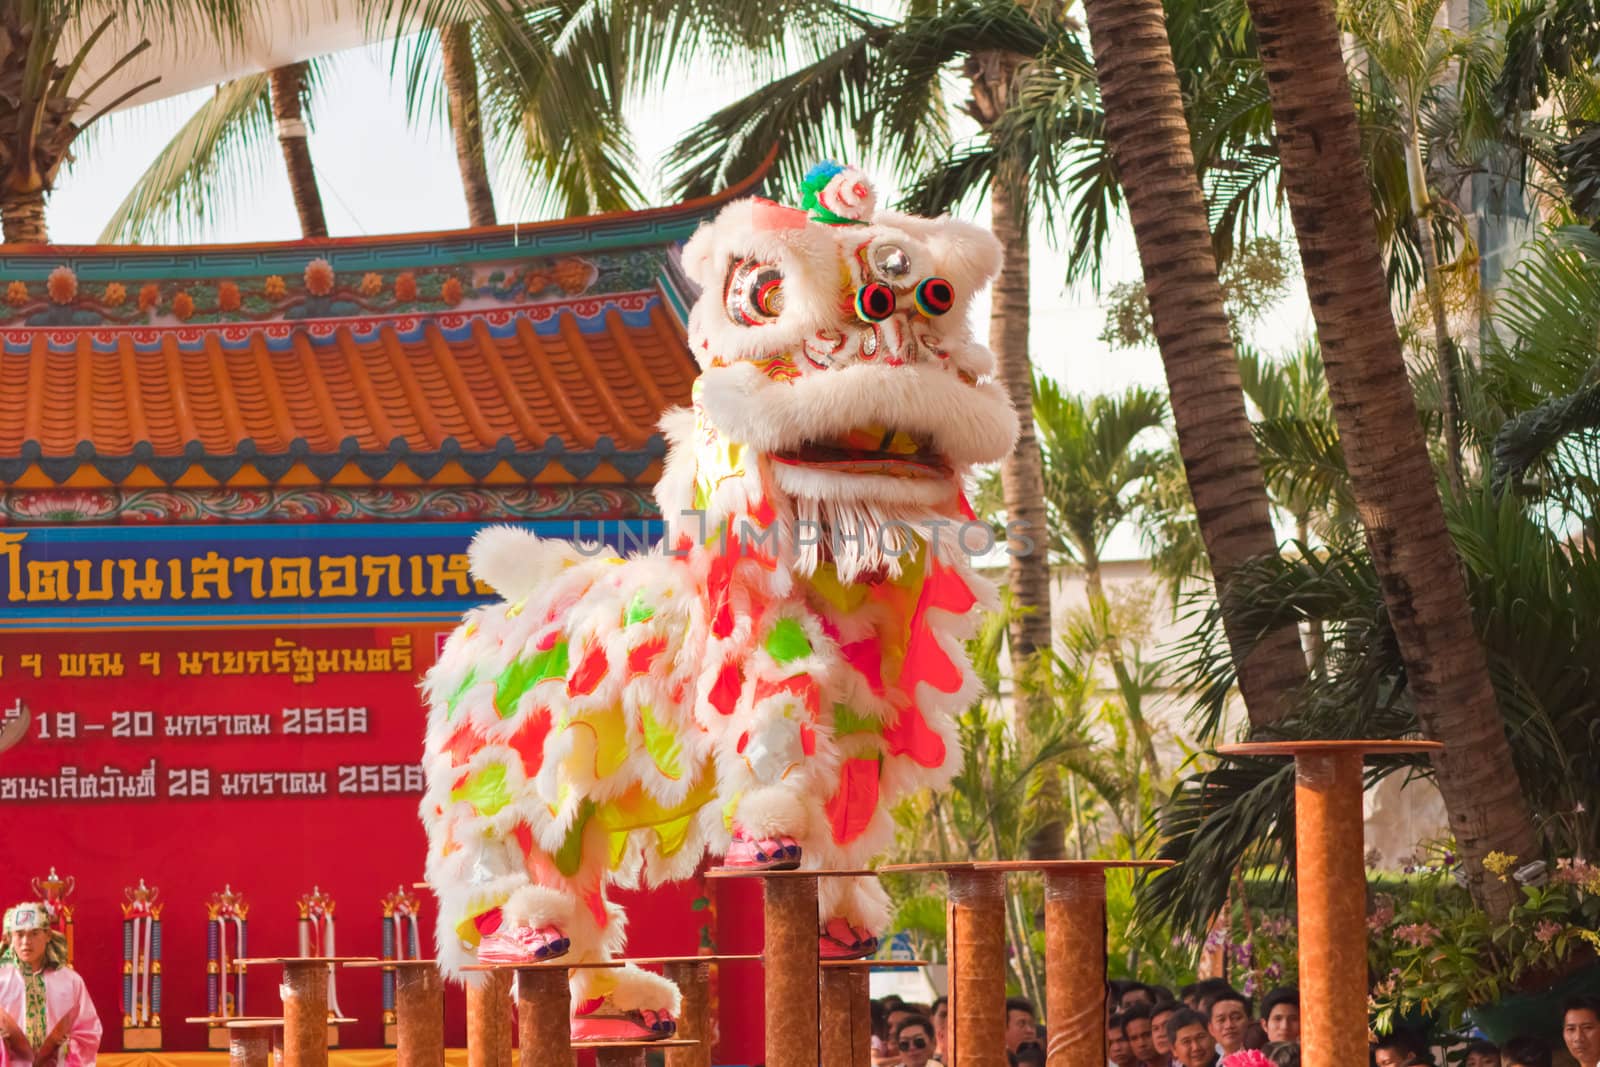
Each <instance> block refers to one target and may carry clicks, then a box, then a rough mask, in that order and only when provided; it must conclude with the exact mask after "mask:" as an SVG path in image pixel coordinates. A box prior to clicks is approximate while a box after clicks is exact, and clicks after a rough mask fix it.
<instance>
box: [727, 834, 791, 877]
mask: <svg viewBox="0 0 1600 1067" xmlns="http://www.w3.org/2000/svg"><path fill="white" fill-rule="evenodd" d="M723 863H724V864H726V865H727V866H729V867H739V868H742V869H744V870H747V871H792V870H795V869H796V868H798V867H799V866H800V845H799V843H798V842H796V841H795V839H794V838H792V837H782V836H780V837H760V838H756V837H746V836H745V834H744V831H743V830H740V829H737V828H735V829H734V831H733V843H732V844H731V845H729V846H728V854H727V856H725V857H724V858H723Z"/></svg>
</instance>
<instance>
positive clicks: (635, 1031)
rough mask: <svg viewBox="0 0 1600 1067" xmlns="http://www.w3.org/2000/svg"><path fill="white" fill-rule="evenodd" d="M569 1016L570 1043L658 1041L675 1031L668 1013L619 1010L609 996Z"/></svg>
mask: <svg viewBox="0 0 1600 1067" xmlns="http://www.w3.org/2000/svg"><path fill="white" fill-rule="evenodd" d="M585 1007H588V1008H589V1009H590V1010H588V1011H585V1012H582V1013H580V1014H578V1015H574V1016H573V1017H572V1039H573V1040H574V1041H660V1040H662V1039H663V1038H668V1037H671V1036H672V1035H673V1034H675V1033H677V1031H678V1024H677V1023H676V1022H674V1021H673V1018H672V1014H671V1013H670V1012H665V1011H650V1010H648V1009H646V1010H639V1011H623V1010H621V1009H620V1008H618V1007H617V1006H616V1005H615V1004H614V1003H613V1002H612V1000H611V998H610V997H605V998H603V999H601V1000H599V1001H596V1002H593V1004H592V1006H591V1005H585Z"/></svg>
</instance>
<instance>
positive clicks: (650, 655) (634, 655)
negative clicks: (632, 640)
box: [628, 637, 667, 678]
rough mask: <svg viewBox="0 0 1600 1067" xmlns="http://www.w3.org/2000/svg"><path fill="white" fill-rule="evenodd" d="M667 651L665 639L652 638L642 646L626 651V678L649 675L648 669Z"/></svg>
mask: <svg viewBox="0 0 1600 1067" xmlns="http://www.w3.org/2000/svg"><path fill="white" fill-rule="evenodd" d="M666 649H667V639H666V638H665V637H652V638H651V639H650V640H648V641H646V642H645V643H644V644H642V645H639V646H638V647H637V648H633V649H630V650H629V651H628V677H629V678H637V677H638V676H639V675H641V674H649V673H650V667H651V665H653V664H654V663H655V661H656V657H657V656H659V655H661V653H663V652H665V651H666Z"/></svg>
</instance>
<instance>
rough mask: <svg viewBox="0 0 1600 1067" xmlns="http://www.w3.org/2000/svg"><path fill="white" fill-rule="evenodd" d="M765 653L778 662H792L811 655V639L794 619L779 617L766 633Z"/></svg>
mask: <svg viewBox="0 0 1600 1067" xmlns="http://www.w3.org/2000/svg"><path fill="white" fill-rule="evenodd" d="M767 655H769V656H771V657H772V658H773V659H774V660H776V661H777V662H778V663H793V662H794V661H795V660H797V659H800V658H801V657H803V656H809V655H811V640H810V639H809V638H807V637H806V632H805V629H804V628H803V627H802V626H801V625H800V623H799V622H798V621H797V620H795V619H779V620H778V621H777V622H776V623H775V624H773V627H772V630H771V632H769V633H768V634H767Z"/></svg>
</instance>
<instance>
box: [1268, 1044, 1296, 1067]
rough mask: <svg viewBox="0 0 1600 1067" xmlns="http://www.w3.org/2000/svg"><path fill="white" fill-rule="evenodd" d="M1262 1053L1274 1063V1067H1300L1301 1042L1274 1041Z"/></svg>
mask: <svg viewBox="0 0 1600 1067" xmlns="http://www.w3.org/2000/svg"><path fill="white" fill-rule="evenodd" d="M1261 1051H1263V1052H1265V1053H1266V1054H1267V1059H1269V1060H1271V1061H1272V1067H1300V1042H1298V1041H1274V1042H1273V1043H1272V1044H1270V1045H1268V1046H1267V1047H1266V1048H1264V1049H1262V1050H1261Z"/></svg>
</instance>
